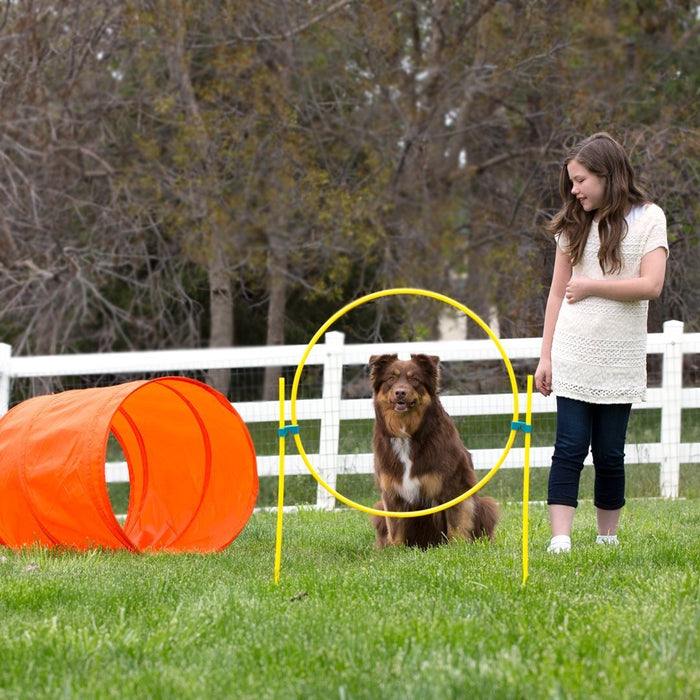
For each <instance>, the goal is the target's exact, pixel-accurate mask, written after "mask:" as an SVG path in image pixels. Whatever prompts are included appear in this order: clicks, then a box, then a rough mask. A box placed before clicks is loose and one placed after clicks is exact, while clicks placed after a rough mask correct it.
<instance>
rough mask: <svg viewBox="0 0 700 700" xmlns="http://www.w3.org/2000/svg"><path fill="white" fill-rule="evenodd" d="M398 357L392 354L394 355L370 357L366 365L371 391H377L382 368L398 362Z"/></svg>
mask: <svg viewBox="0 0 700 700" xmlns="http://www.w3.org/2000/svg"><path fill="white" fill-rule="evenodd" d="M398 358H399V356H398V355H396V354H394V355H372V357H370V358H369V362H368V364H367V371H368V372H369V381H370V383H371V384H372V389H375V390H376V389H377V388H379V384H381V379H380V377H381V375H382V372H383V371H384V368H385V367H386V366H387V365H390V364H391V363H392V362H395V361H396V360H398Z"/></svg>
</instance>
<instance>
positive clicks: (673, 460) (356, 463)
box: [0, 321, 700, 508]
mask: <svg viewBox="0 0 700 700" xmlns="http://www.w3.org/2000/svg"><path fill="white" fill-rule="evenodd" d="M500 342H501V344H502V346H503V349H504V351H505V353H506V354H507V355H508V358H509V359H510V360H511V361H515V360H534V359H536V358H537V357H538V355H539V349H540V344H541V340H540V339H539V338H525V339H504V340H502V341H500ZM306 349H307V347H306V346H301V345H286V346H273V347H240V348H222V349H200V350H166V351H149V352H129V353H101V354H76V355H64V356H60V355H52V356H37V357H15V356H13V355H12V352H11V347H10V346H9V345H7V344H3V343H0V416H1V415H2V414H3V413H5V412H6V411H7V410H8V407H9V403H10V391H11V383H12V381H13V380H15V379H20V378H28V377H58V376H82V375H94V374H110V375H118V374H120V373H124V374H132V375H133V374H135V373H149V372H159V373H164V372H175V371H178V372H181V371H182V372H184V371H194V370H207V369H213V368H236V369H241V368H261V367H268V366H272V367H296V366H298V363H299V362H300V361H301V358H302V357H303V355H304V353H305V351H306ZM384 352H397V353H399V354H400V355H408V354H409V353H412V352H413V353H415V352H425V353H429V354H436V355H439V356H440V358H441V360H442V361H443V362H450V361H459V362H469V361H480V360H501V359H502V358H501V355H500V352H499V350H498V348H497V347H496V345H495V343H493V342H492V341H491V340H488V339H487V340H459V341H434V342H433V341H431V342H418V343H415V342H414V343H375V344H350V345H348V344H345V342H344V336H343V334H342V333H338V332H328V333H326V335H325V336H324V342H323V343H317V344H316V345H314V347H313V348H312V349H311V351H310V352H309V354H308V357H307V358H306V360H305V366H321V367H322V368H323V392H322V396H321V397H320V398H318V399H298V400H297V401H296V418H297V420H298V421H306V420H316V421H319V422H320V436H321V437H320V439H319V451H318V452H317V453H313V454H312V453H310V452H309V451H308V450H306V451H307V456H308V458H309V460H310V461H311V462H312V464H313V465H314V468H315V469H316V470H317V471H318V472H319V474H320V475H321V476H322V477H323V478H324V480H325V481H326V482H327V483H328V484H329V485H331V486H333V487H334V488H335V485H336V480H337V476H338V475H339V474H368V473H372V471H373V458H372V455H371V454H370V453H363V454H341V453H340V449H341V448H340V441H339V435H340V423H341V422H342V421H351V420H360V419H369V420H371V419H372V418H373V417H374V410H373V407H372V401H371V399H368V398H362V399H348V398H342V367H343V366H348V365H365V364H366V363H367V360H368V358H369V357H370V356H371V355H373V354H378V353H384ZM647 353H648V354H650V355H661V356H662V381H661V386H660V387H658V388H651V389H649V390H648V392H647V400H646V402H644V403H639V404H635V405H634V406H633V409H634V410H648V409H660V412H661V422H660V430H659V435H658V440H656V441H654V442H646V443H637V444H628V445H627V450H626V453H627V461H628V462H630V463H638V464H659V465H660V470H659V490H660V494H661V496H662V497H665V498H677V497H678V486H679V474H680V465H681V464H682V463H700V442H681V415H682V411H683V410H686V409H697V408H700V388H696V387H690V388H684V387H683V357H684V355H689V354H699V353H700V333H692V334H690V333H685V334H684V333H683V324H682V323H681V322H679V321H667V322H666V323H665V324H664V332H663V333H656V334H650V335H649V336H648V341H647ZM339 368H340V371H339ZM524 391H525V387H519V388H518V394H517V398H518V407H519V411H520V413H521V414H522V413H523V412H524V407H525V401H526V396H525V394H524ZM474 399H475V397H474V396H473V395H472V396H468V397H467V396H444V397H443V398H442V401H443V404H444V405H445V408H446V410H447V412H448V413H450V414H451V415H452V416H453V417H455V418H457V417H460V416H468V415H512V414H513V411H514V397H513V395H512V394H483V395H479V396H478V401H475V400H474ZM234 405H235V408H236V410H237V411H238V413H239V414H240V416H241V418H242V419H243V420H244V421H245V422H246V424H248V425H252V424H254V423H263V422H264V423H270V424H273V425H275V426H276V425H277V423H278V421H279V404H278V402H277V401H255V402H240V403H239V402H235V401H234ZM554 410H555V404H554V402H553V399H552V398H548V399H546V398H545V397H543V396H541V395H539V394H535V395H534V396H533V402H532V412H533V414H534V415H535V416H536V415H537V414H542V413H552V412H553V411H554ZM287 415H288V414H287ZM533 426H534V428H535V429H536V418H533ZM275 431H276V428H275ZM507 438H508V434H504V436H503V443H504V445H505V443H506V440H507ZM305 449H306V448H305ZM551 451H552V450H551V447H536V448H532V449H531V453H530V465H531V466H532V467H533V468H537V467H548V466H549V464H550V459H551ZM502 453H503V448H496V449H477V450H472V455H473V457H474V462H475V464H476V465H477V466H478V467H481V468H489V469H490V468H491V467H492V466H493V465H494V464H495V463H496V461H497V460H499V459H500V457H501V456H502ZM523 458H524V454H523V448H513V449H511V450H510V452H509V454H508V456H507V458H506V459H505V461H504V462H503V464H502V465H501V468H504V469H512V468H521V467H522V464H523ZM589 460H590V456H589ZM277 471H278V457H277V456H275V455H265V456H258V473H259V475H260V476H274V475H276V474H277ZM285 473H287V474H306V473H308V470H307V467H306V465H305V464H304V462H303V461H302V459H301V457H300V456H298V455H287V457H286V459H285ZM106 479H107V481H108V482H120V481H122V482H123V481H128V480H129V474H128V468H127V465H126V463H125V462H111V463H107V465H106ZM316 505H317V507H319V508H332V507H333V505H334V498H333V497H332V496H331V495H330V494H329V493H328V492H327V491H326V490H325V489H324V488H322V487H321V486H319V488H318V492H317V502H316Z"/></svg>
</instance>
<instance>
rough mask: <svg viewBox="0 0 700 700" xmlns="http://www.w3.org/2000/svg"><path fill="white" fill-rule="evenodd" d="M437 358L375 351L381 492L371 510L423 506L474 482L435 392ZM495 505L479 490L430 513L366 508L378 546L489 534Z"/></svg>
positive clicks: (375, 437)
mask: <svg viewBox="0 0 700 700" xmlns="http://www.w3.org/2000/svg"><path fill="white" fill-rule="evenodd" d="M439 361H440V358H439V357H436V356H433V355H411V359H410V360H399V359H398V356H397V355H373V356H372V357H370V359H369V367H370V382H371V385H372V395H373V399H374V410H375V414H376V421H375V424H374V435H373V438H372V447H373V450H374V471H375V476H376V480H377V485H378V487H379V490H380V491H381V496H382V500H381V502H380V503H377V504H376V505H375V508H376V509H377V510H387V511H395V512H399V511H411V510H423V509H425V508H430V507H432V506H437V505H440V504H441V503H446V502H447V501H451V500H452V499H453V498H456V497H457V496H459V495H461V494H463V493H464V492H465V491H468V490H469V489H470V488H471V487H472V486H474V485H475V484H476V483H477V478H476V474H475V472H474V467H473V465H472V459H471V455H470V454H469V452H468V450H467V449H466V447H465V446H464V445H463V444H462V441H461V439H460V437H459V433H458V432H457V428H456V427H455V425H454V423H453V421H452V419H451V418H450V416H449V415H448V414H447V412H446V411H445V409H444V408H443V406H442V404H441V403H440V399H439V397H438V393H439V381H440V372H439ZM497 521H498V505H497V503H496V501H494V500H493V499H492V498H488V497H481V496H479V495H478V494H474V495H473V496H470V497H469V498H467V499H466V500H464V501H462V502H460V503H458V504H457V505H456V506H452V507H451V508H448V509H446V510H442V511H439V512H438V513H435V514H433V515H424V516H419V517H414V518H387V517H382V516H377V515H374V516H372V522H373V524H374V526H375V527H376V529H377V541H376V546H377V547H385V546H387V545H401V544H405V545H409V546H415V547H421V548H426V547H430V546H433V545H437V544H440V543H441V542H445V541H449V540H452V539H463V540H474V539H477V538H478V537H481V536H484V535H485V536H487V537H488V538H489V539H491V540H492V539H493V531H494V528H495V527H496V523H497Z"/></svg>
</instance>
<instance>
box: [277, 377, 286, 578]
mask: <svg viewBox="0 0 700 700" xmlns="http://www.w3.org/2000/svg"><path fill="white" fill-rule="evenodd" d="M279 400H280V422H279V428H280V429H279V452H280V470H279V479H278V482H277V539H276V542H275V584H277V583H279V580H280V566H281V563H282V517H283V512H284V453H285V442H284V438H285V431H284V427H285V426H284V377H280V381H279Z"/></svg>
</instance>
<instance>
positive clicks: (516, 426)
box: [510, 421, 532, 433]
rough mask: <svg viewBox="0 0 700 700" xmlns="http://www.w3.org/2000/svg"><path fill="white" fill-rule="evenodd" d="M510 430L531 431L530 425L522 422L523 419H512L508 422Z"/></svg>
mask: <svg viewBox="0 0 700 700" xmlns="http://www.w3.org/2000/svg"><path fill="white" fill-rule="evenodd" d="M510 429H511V430H522V431H523V432H524V433H531V432H532V426H531V425H530V424H529V423H524V422H523V421H512V422H511V424H510Z"/></svg>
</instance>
